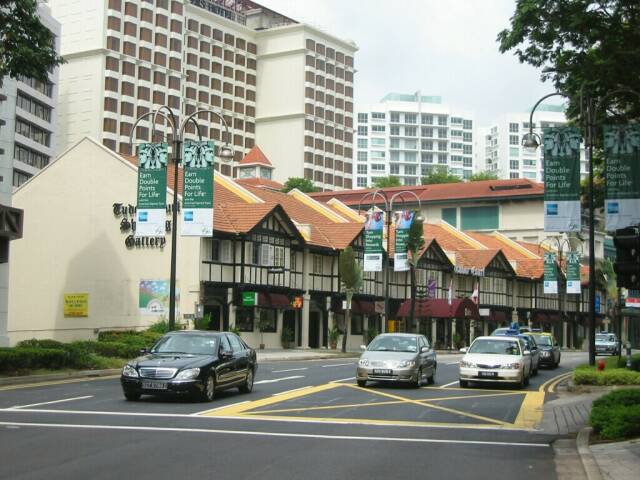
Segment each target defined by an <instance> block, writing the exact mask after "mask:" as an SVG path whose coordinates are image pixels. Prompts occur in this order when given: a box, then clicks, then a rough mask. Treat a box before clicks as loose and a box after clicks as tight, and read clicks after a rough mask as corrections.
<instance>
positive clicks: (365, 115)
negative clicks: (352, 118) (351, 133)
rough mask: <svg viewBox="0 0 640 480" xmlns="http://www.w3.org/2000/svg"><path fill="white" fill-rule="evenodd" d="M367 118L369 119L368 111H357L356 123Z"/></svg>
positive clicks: (365, 120)
mask: <svg viewBox="0 0 640 480" xmlns="http://www.w3.org/2000/svg"><path fill="white" fill-rule="evenodd" d="M368 120H369V114H368V113H359V114H358V123H367V121H368ZM358 128H359V127H358Z"/></svg>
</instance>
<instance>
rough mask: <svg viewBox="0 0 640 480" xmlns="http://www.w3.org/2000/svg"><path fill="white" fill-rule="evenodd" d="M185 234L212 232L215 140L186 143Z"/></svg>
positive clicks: (183, 195) (183, 214)
mask: <svg viewBox="0 0 640 480" xmlns="http://www.w3.org/2000/svg"><path fill="white" fill-rule="evenodd" d="M183 158H184V160H183V161H184V175H183V176H182V235H183V236H193V237H210V236H212V235H213V164H214V161H215V160H214V159H215V146H214V144H213V142H192V141H186V142H184V157H183Z"/></svg>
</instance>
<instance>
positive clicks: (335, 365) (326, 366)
mask: <svg viewBox="0 0 640 480" xmlns="http://www.w3.org/2000/svg"><path fill="white" fill-rule="evenodd" d="M346 365H355V362H354V363H332V364H331V365H320V366H321V367H322V368H331V367H344V366H346Z"/></svg>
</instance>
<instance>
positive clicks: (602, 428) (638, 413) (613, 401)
mask: <svg viewBox="0 0 640 480" xmlns="http://www.w3.org/2000/svg"><path fill="white" fill-rule="evenodd" d="M590 422H591V425H592V426H593V430H594V432H595V433H596V434H598V435H600V436H601V437H602V438H604V439H608V440H621V439H624V438H631V437H635V436H638V435H640V389H625V390H616V391H613V392H611V393H609V394H607V395H605V396H603V397H601V398H599V399H598V400H595V401H594V402H593V406H592V408H591V416H590Z"/></svg>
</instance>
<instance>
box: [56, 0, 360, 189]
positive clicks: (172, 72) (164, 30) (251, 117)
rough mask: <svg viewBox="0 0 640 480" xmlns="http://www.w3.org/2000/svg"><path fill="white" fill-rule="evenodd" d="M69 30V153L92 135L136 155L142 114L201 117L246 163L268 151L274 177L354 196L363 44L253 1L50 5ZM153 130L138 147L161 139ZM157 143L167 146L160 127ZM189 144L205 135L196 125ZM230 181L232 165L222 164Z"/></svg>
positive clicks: (65, 107)
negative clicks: (357, 59)
mask: <svg viewBox="0 0 640 480" xmlns="http://www.w3.org/2000/svg"><path fill="white" fill-rule="evenodd" d="M51 4H52V11H53V14H54V16H55V17H56V18H57V19H58V20H59V21H60V22H61V23H62V26H63V29H62V42H61V52H62V55H63V56H64V57H65V59H66V60H67V62H68V63H67V64H65V65H64V66H63V67H62V69H61V77H60V85H61V87H60V104H61V109H60V124H61V126H60V129H59V131H58V140H59V145H60V147H61V148H65V147H67V146H69V145H72V144H74V143H75V142H77V141H79V140H80V139H81V138H83V137H84V136H87V135H88V136H91V137H93V138H96V139H97V140H98V141H99V142H101V143H102V144H104V145H105V146H107V147H108V148H110V149H111V150H113V151H116V152H119V153H124V154H131V153H134V152H133V151H132V148H131V142H130V139H129V134H130V131H131V128H132V126H133V123H134V121H135V119H136V118H137V117H139V116H140V115H143V114H145V113H147V112H149V111H151V110H153V109H155V108H157V107H159V106H161V105H168V106H169V108H170V109H171V111H172V112H173V113H174V114H175V115H176V116H177V117H178V118H180V119H182V118H184V117H185V116H186V115H189V114H191V113H194V112H196V111H197V110H201V109H213V110H215V111H216V112H219V113H220V114H221V115H222V116H223V117H224V119H225V121H226V124H227V125H228V127H229V135H228V136H227V135H226V133H225V129H224V128H223V126H222V122H221V121H220V120H219V119H218V118H217V117H215V116H207V115H204V114H203V115H201V116H200V118H199V119H198V122H199V123H200V125H201V126H203V127H204V128H203V131H202V132H201V133H202V134H203V137H204V138H208V139H212V140H214V141H217V142H227V141H228V142H229V143H230V144H231V145H232V146H233V149H234V153H235V162H236V163H234V165H237V162H239V161H240V160H241V159H242V158H243V157H244V156H245V155H246V154H247V153H248V152H249V150H251V148H252V147H253V146H254V145H255V144H256V143H259V144H260V147H261V149H262V150H263V151H264V152H265V154H266V155H267V156H268V157H269V158H271V159H272V162H273V164H274V166H275V167H276V170H275V172H276V173H275V178H274V180H277V181H282V182H284V181H285V180H286V179H287V178H288V177H292V176H298V177H302V176H305V177H307V178H313V179H314V181H315V182H316V185H317V186H319V187H321V188H323V189H333V188H343V187H344V188H350V187H351V182H352V180H351V171H352V169H351V157H352V143H353V74H354V68H353V64H354V59H353V55H354V53H355V51H356V50H357V47H356V46H355V45H354V44H353V43H352V42H346V41H343V40H340V39H338V38H335V37H333V36H331V35H328V34H326V33H324V32H322V31H320V30H318V29H315V28H313V27H310V26H308V25H303V24H300V23H298V22H296V21H295V20H292V19H290V18H288V17H286V16H284V15H281V14H279V13H277V12H274V11H272V10H269V9H267V8H265V7H263V6H261V5H259V4H257V3H255V2H252V1H250V0H155V1H154V0H83V1H78V0H51ZM150 127H151V122H150V121H146V120H145V121H143V122H141V123H140V124H139V127H138V128H137V129H136V132H135V138H134V143H135V142H146V141H149V140H150V137H151V128H150ZM156 131H157V132H158V135H157V136H156V138H154V139H153V140H154V141H160V140H161V139H162V138H167V136H168V135H169V134H170V132H169V128H168V126H166V125H164V124H159V125H156ZM186 133H187V135H186V138H193V139H195V138H197V135H196V132H195V128H194V126H193V125H191V124H190V125H188V126H187V128H186ZM220 169H221V171H222V173H224V174H226V175H232V174H233V173H234V170H233V165H221V167H220Z"/></svg>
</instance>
